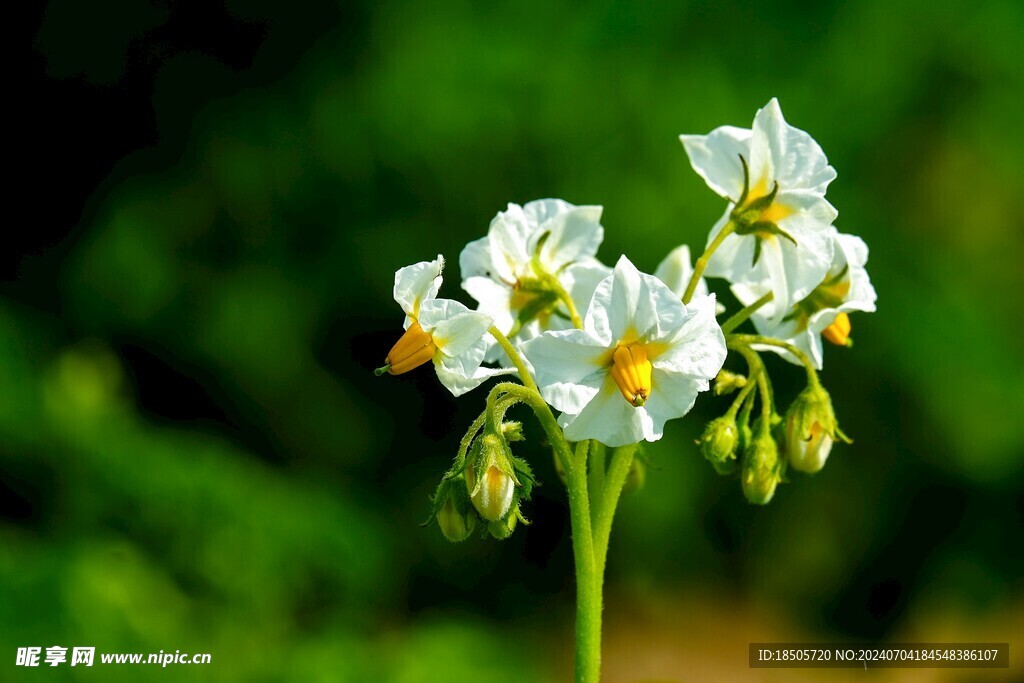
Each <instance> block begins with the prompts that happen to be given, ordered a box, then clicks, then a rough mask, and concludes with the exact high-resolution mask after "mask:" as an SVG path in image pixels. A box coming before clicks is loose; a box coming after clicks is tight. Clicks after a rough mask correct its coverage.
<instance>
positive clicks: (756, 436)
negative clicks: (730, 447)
mask: <svg viewBox="0 0 1024 683" xmlns="http://www.w3.org/2000/svg"><path fill="white" fill-rule="evenodd" d="M740 480H741V483H742V484H743V494H744V495H745V496H746V497H747V500H748V501H750V502H751V503H753V504H755V505H765V504H767V503H768V502H769V501H771V499H772V496H774V495H775V487H776V486H778V485H779V482H781V481H782V462H781V461H780V460H779V448H778V446H777V445H776V444H775V439H773V438H772V435H771V431H770V429H769V427H768V424H767V423H765V422H763V421H760V420H759V421H758V423H757V424H756V425H755V426H754V430H753V438H752V440H751V441H750V444H749V445H748V446H747V448H746V450H745V451H744V452H743V473H742V474H741V476H740Z"/></svg>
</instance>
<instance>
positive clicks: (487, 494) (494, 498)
mask: <svg viewBox="0 0 1024 683" xmlns="http://www.w3.org/2000/svg"><path fill="white" fill-rule="evenodd" d="M477 448H479V449H480V450H479V451H478V454H477V457H476V462H473V463H471V464H470V465H469V466H468V467H466V490H467V491H468V492H469V495H470V498H471V499H472V501H473V507H475V508H476V511H477V512H479V513H480V516H481V517H483V518H484V519H485V520H487V521H488V522H493V521H496V520H499V519H501V518H502V517H504V516H505V515H506V514H507V513H508V510H509V508H510V507H511V506H512V494H513V493H514V492H515V486H516V481H515V479H514V478H513V476H512V472H513V470H512V465H511V463H510V462H509V459H508V455H507V454H506V452H505V449H506V448H507V446H506V445H505V444H504V442H503V441H502V439H501V437H499V436H496V435H494V434H484V435H483V436H481V437H480V439H479V440H478V442H477V444H474V450H476V449H477ZM478 475H479V476H478Z"/></svg>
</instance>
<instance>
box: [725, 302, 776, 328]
mask: <svg viewBox="0 0 1024 683" xmlns="http://www.w3.org/2000/svg"><path fill="white" fill-rule="evenodd" d="M774 298H775V293H774V292H768V293H767V294H765V295H764V296H762V297H761V298H760V299H758V300H757V301H755V302H754V303H752V304H750V305H749V306H747V307H746V308H744V309H743V310H741V311H737V312H736V313H735V314H733V315H732V316H730V317H729V319H728V320H726V321H725V322H724V323H722V334H729V333H730V332H732V331H733V330H735V329H736V328H737V327H739V326H740V325H742V324H743V323H745V322H746V321H747V318H749V317H750V316H751V315H753V314H754V313H755V312H756V311H757V309H759V308H761V307H762V306H764V305H765V304H766V303H768V302H769V301H771V300H772V299H774Z"/></svg>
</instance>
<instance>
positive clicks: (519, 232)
mask: <svg viewBox="0 0 1024 683" xmlns="http://www.w3.org/2000/svg"><path fill="white" fill-rule="evenodd" d="M533 231H534V228H531V226H530V222H529V220H528V219H527V216H526V214H525V213H523V208H522V207H521V206H519V205H518V204H509V205H508V209H507V210H505V211H502V212H499V213H498V215H497V216H495V217H494V220H492V221H491V226H490V228H489V229H488V231H487V237H488V246H489V247H490V250H491V263H492V264H493V265H494V273H492V277H494V278H495V279H498V280H502V281H504V282H505V283H506V284H508V285H510V286H511V285H512V284H513V283H514V282H516V281H517V280H518V279H519V278H520V277H521V276H523V275H526V274H527V270H528V268H529V265H530V257H531V253H530V248H529V241H530V236H531V233H532V232H533Z"/></svg>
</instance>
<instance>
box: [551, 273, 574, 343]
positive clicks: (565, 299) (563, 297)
mask: <svg viewBox="0 0 1024 683" xmlns="http://www.w3.org/2000/svg"><path fill="white" fill-rule="evenodd" d="M545 275H546V277H545V278H544V279H545V284H547V286H548V287H550V288H551V290H552V291H553V292H554V293H555V294H557V295H558V300H559V301H561V302H562V303H563V304H565V308H566V309H567V310H568V311H569V319H570V320H572V325H573V327H575V328H576V329H577V330H582V329H583V318H581V317H580V312H579V311H578V310H577V309H576V302H574V301H573V300H572V297H571V296H569V292H568V291H566V289H565V287H563V286H562V283H561V282H560V281H559V280H558V278H557V277H555V276H554V275H551V274H545Z"/></svg>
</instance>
